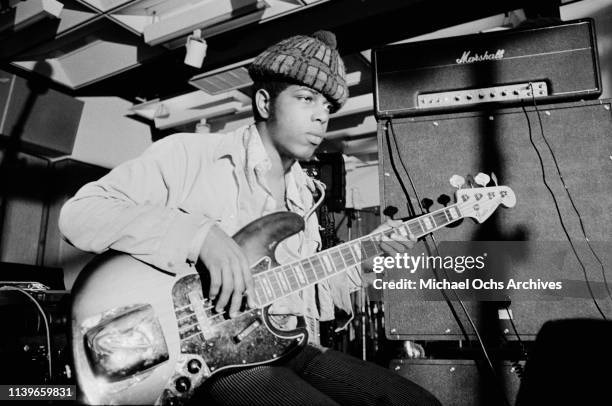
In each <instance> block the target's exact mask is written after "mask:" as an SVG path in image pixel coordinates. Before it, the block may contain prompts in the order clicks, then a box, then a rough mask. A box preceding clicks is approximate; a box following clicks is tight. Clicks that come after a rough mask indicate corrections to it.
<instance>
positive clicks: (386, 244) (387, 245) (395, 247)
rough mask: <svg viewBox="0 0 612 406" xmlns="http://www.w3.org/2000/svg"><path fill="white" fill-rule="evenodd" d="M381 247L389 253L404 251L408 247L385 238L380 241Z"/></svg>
mask: <svg viewBox="0 0 612 406" xmlns="http://www.w3.org/2000/svg"><path fill="white" fill-rule="evenodd" d="M380 248H381V249H382V250H383V251H384V252H385V253H387V254H391V255H392V254H395V253H398V252H399V253H402V252H405V251H406V247H405V246H404V245H403V244H402V243H400V242H398V241H395V240H383V241H381V242H380Z"/></svg>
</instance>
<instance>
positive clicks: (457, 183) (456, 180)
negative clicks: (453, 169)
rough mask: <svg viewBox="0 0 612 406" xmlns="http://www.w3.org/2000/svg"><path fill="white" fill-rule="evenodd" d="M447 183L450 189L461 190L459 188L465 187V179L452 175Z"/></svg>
mask: <svg viewBox="0 0 612 406" xmlns="http://www.w3.org/2000/svg"><path fill="white" fill-rule="evenodd" d="M449 182H450V184H451V186H452V187H455V188H457V189H461V186H463V185H465V178H464V177H463V176H459V175H453V176H451V178H450V179H449Z"/></svg>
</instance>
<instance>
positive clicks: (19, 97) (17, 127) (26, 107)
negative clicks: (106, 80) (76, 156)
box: [0, 70, 84, 157]
mask: <svg viewBox="0 0 612 406" xmlns="http://www.w3.org/2000/svg"><path fill="white" fill-rule="evenodd" d="M83 105H84V103H83V102H82V101H80V100H77V99H75V98H74V97H71V96H68V95H66V94H64V93H61V92H58V91H56V90H53V89H48V88H45V87H44V86H43V85H40V84H38V83H36V82H28V81H26V80H25V79H23V78H21V77H19V76H17V75H13V74H10V73H7V72H4V71H2V70H0V109H1V111H2V114H0V135H2V136H4V140H6V139H7V138H11V139H12V140H14V141H19V145H20V146H21V149H22V150H24V151H26V152H34V153H37V154H44V155H47V156H50V157H57V156H62V155H70V154H71V153H72V148H73V147H74V140H75V137H76V134H77V130H78V127H79V122H80V120H81V113H82V111H83Z"/></svg>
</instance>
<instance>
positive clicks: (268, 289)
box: [253, 204, 463, 307]
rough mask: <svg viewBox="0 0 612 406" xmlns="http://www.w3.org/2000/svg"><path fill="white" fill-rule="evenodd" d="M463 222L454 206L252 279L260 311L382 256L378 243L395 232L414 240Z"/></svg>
mask: <svg viewBox="0 0 612 406" xmlns="http://www.w3.org/2000/svg"><path fill="white" fill-rule="evenodd" d="M461 218H463V215H462V213H461V211H460V209H459V207H458V205H457V204H454V205H452V206H449V207H445V208H443V209H440V210H436V211H434V212H432V213H429V214H426V215H423V216H420V217H417V218H415V219H412V220H408V221H406V222H404V223H402V224H401V225H400V226H399V227H397V228H394V229H393V230H386V231H383V232H379V233H376V234H370V235H367V236H364V237H361V238H358V239H356V240H353V241H349V242H346V243H344V244H340V245H337V246H335V247H333V248H329V249H327V250H325V251H321V252H319V253H317V254H314V255H312V256H310V257H308V258H305V259H301V260H298V261H295V262H292V263H289V264H285V265H281V266H277V267H275V268H271V269H269V270H267V271H264V272H260V273H258V274H256V275H254V277H253V282H254V286H255V296H256V297H255V299H256V302H257V303H258V304H259V305H260V307H264V306H267V305H268V304H271V303H272V302H274V301H275V300H277V299H280V298H282V297H284V296H288V295H290V294H292V293H294V292H297V291H299V290H302V289H304V288H306V287H308V286H310V285H314V284H315V283H318V282H321V281H322V280H325V279H327V278H329V277H331V276H333V275H336V274H339V273H340V272H343V271H345V270H347V269H349V268H350V267H352V266H355V265H358V264H360V263H361V262H363V261H365V260H366V259H368V258H371V257H374V256H376V255H380V254H382V253H383V252H382V250H381V249H380V244H379V243H380V241H381V239H382V238H384V237H387V236H389V234H390V233H392V232H396V233H398V234H400V235H402V236H404V237H406V238H408V237H409V236H413V237H414V238H415V239H416V238H420V237H422V236H424V235H426V234H429V233H431V232H433V231H436V230H437V229H439V228H442V227H444V226H446V225H448V224H450V223H453V222H455V221H457V220H460V219H461Z"/></svg>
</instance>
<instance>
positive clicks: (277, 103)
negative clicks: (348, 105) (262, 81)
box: [267, 85, 332, 160]
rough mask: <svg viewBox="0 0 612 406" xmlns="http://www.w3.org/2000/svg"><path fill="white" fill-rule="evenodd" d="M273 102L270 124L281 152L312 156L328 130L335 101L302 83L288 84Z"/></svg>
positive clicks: (294, 156)
mask: <svg viewBox="0 0 612 406" xmlns="http://www.w3.org/2000/svg"><path fill="white" fill-rule="evenodd" d="M273 103H274V106H272V109H271V115H270V118H269V120H268V123H267V127H268V130H269V133H270V137H271V141H272V143H273V144H274V146H275V147H276V149H277V150H278V152H279V153H280V155H281V156H282V157H285V158H290V159H297V160H308V159H310V158H312V156H313V155H314V152H315V150H316V149H317V147H318V146H319V144H320V143H321V142H322V141H323V137H324V136H325V132H326V131H327V123H328V121H329V114H330V110H331V108H332V105H331V104H330V103H329V101H328V100H327V98H326V97H325V96H323V95H322V94H321V93H319V92H317V91H316V90H313V89H311V88H309V87H306V86H300V85H289V87H287V88H286V89H285V90H283V91H282V92H280V93H279V94H278V96H277V97H276V99H275V100H274V101H273Z"/></svg>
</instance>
